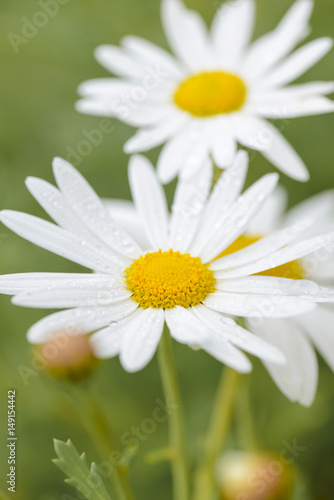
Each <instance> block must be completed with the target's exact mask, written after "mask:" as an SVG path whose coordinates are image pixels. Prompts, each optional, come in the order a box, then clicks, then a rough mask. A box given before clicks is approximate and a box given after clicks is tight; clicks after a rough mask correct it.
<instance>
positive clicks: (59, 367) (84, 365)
mask: <svg viewBox="0 0 334 500" xmlns="http://www.w3.org/2000/svg"><path fill="white" fill-rule="evenodd" d="M37 351H38V352H37V353H36V354H37V355H38V356H39V358H40V364H41V366H43V368H44V369H45V370H46V371H47V372H48V373H50V375H52V376H53V377H55V378H57V379H59V380H67V381H69V382H78V381H80V380H83V379H85V378H86V377H88V376H89V375H90V374H91V373H92V372H93V371H94V369H95V368H96V366H97V364H98V360H97V359H96V358H95V356H94V354H93V352H92V349H91V346H90V343H89V336H87V335H75V336H70V335H68V334H66V333H65V332H59V333H58V334H57V335H56V336H55V337H54V338H53V339H52V340H50V341H49V342H47V343H46V344H43V345H40V346H39V347H38V348H37Z"/></svg>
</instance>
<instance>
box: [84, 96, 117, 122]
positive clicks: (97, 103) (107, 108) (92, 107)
mask: <svg viewBox="0 0 334 500" xmlns="http://www.w3.org/2000/svg"><path fill="white" fill-rule="evenodd" d="M117 105H118V103H116V107H117ZM75 109H76V110H77V111H78V112H79V113H83V114H85V115H92V116H106V117H108V118H114V117H115V116H117V113H116V112H115V100H114V99H113V100H112V101H110V100H101V99H95V98H90V97H89V98H84V99H79V101H77V102H76V103H75Z"/></svg>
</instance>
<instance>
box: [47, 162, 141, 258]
mask: <svg viewBox="0 0 334 500" xmlns="http://www.w3.org/2000/svg"><path fill="white" fill-rule="evenodd" d="M53 170H54V175H55V178H56V181H57V184H58V186H59V188H60V189H61V191H62V192H63V193H64V196H65V198H66V199H67V201H68V203H69V204H70V205H71V208H72V210H73V211H74V212H75V213H76V215H77V216H78V217H79V218H80V220H81V221H82V222H83V223H84V225H85V226H87V227H88V229H89V230H90V231H91V232H92V233H93V234H94V235H95V236H96V237H97V238H99V239H100V240H101V242H103V243H105V244H106V245H107V246H108V247H111V248H112V249H114V250H116V251H117V252H119V253H120V254H121V255H124V256H126V257H128V258H130V259H136V258H137V257H139V255H140V253H141V249H140V247H139V246H138V245H137V243H136V242H135V241H134V240H133V239H132V238H131V237H130V236H129V235H128V234H127V233H126V232H125V231H124V230H123V229H122V228H121V227H119V226H118V225H117V224H116V223H115V221H114V220H113V219H112V217H111V215H110V213H109V211H108V210H107V208H106V207H105V206H104V204H103V203H102V201H101V200H100V198H99V197H98V196H97V194H96V193H95V191H94V190H93V189H92V188H91V186H90V185H89V184H88V182H87V181H86V180H85V179H84V178H83V177H82V176H81V174H79V172H78V171H77V170H75V169H74V168H73V167H72V165H70V164H69V163H67V162H65V161H64V160H62V159H60V158H55V160H54V162H53Z"/></svg>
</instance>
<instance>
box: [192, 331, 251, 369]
mask: <svg viewBox="0 0 334 500" xmlns="http://www.w3.org/2000/svg"><path fill="white" fill-rule="evenodd" d="M201 347H202V348H203V349H204V350H205V351H206V352H207V353H208V354H210V356H212V357H213V358H215V359H216V360H217V361H220V362H221V363H224V364H225V365H226V366H229V367H230V368H232V369H233V370H236V371H237V372H239V373H249V372H251V371H252V363H251V362H250V361H249V359H248V358H247V356H245V354H244V353H243V352H241V351H239V349H237V348H236V347H234V346H233V345H231V344H230V343H229V342H227V341H226V340H225V339H224V338H222V337H219V336H216V335H214V334H212V335H211V337H208V338H207V339H206V340H205V341H204V342H203V343H202V346H201Z"/></svg>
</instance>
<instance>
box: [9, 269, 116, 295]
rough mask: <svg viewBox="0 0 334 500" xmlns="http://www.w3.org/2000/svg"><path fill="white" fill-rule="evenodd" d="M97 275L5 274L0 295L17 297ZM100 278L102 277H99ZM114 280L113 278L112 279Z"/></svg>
mask: <svg viewBox="0 0 334 500" xmlns="http://www.w3.org/2000/svg"><path fill="white" fill-rule="evenodd" d="M94 276H95V275H90V274H88V273H85V274H70V273H19V274H5V275H2V276H0V293H4V294H6V295H16V294H19V293H22V292H27V291H29V290H30V291H31V290H38V289H40V288H47V287H50V286H55V284H57V285H58V284H61V285H62V284H63V283H68V282H74V281H76V282H78V283H80V282H81V281H86V280H88V279H90V278H93V279H94ZM97 276H100V275H97ZM111 279H113V278H111Z"/></svg>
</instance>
